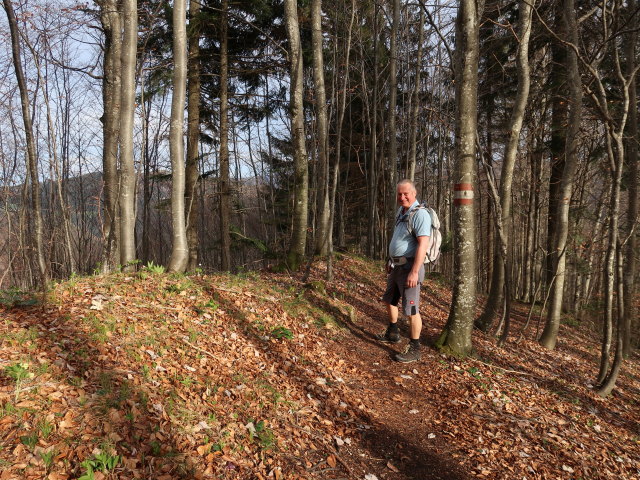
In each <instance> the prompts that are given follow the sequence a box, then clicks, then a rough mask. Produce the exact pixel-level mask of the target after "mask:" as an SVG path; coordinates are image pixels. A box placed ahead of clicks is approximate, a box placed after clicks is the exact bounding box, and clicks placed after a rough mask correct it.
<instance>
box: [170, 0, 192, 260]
mask: <svg viewBox="0 0 640 480" xmlns="http://www.w3.org/2000/svg"><path fill="white" fill-rule="evenodd" d="M186 3H187V2H186V0H174V2H173V22H172V25H173V92H172V96H171V126H170V130H169V154H170V156H171V172H172V175H171V177H172V182H171V222H172V225H173V235H172V239H173V243H172V246H171V258H170V259H169V268H168V270H169V271H170V272H184V271H185V270H186V268H187V261H188V259H189V250H188V246H187V232H186V228H185V203H184V191H185V187H184V184H185V171H184V134H183V129H184V102H185V96H186V87H187V29H186V24H187V5H186Z"/></svg>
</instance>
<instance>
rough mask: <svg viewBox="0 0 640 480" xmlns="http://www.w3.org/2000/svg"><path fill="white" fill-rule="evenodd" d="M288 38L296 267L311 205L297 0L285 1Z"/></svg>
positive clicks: (291, 263)
mask: <svg viewBox="0 0 640 480" xmlns="http://www.w3.org/2000/svg"><path fill="white" fill-rule="evenodd" d="M284 11H285V22H286V28H287V38H288V39H289V48H290V51H289V61H290V63H291V77H290V78H291V89H290V117H291V133H292V137H293V138H292V140H293V148H294V153H293V155H294V181H295V186H294V189H295V190H294V199H293V201H294V206H293V227H292V235H291V244H290V246H289V253H288V255H287V266H288V267H289V268H290V269H292V270H297V269H298V267H299V266H300V263H301V262H302V259H303V258H304V254H305V250H306V243H307V223H308V215H309V213H308V205H309V170H308V159H307V147H306V145H305V140H306V135H305V128H304V110H303V104H302V95H303V89H304V85H303V64H302V50H301V45H300V27H299V25H298V8H297V3H296V1H295V0H285V2H284Z"/></svg>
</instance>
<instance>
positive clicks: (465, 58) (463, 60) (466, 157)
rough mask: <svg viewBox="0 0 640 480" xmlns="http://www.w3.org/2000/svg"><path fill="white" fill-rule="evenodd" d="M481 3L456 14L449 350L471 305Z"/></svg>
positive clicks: (462, 350) (464, 349)
mask: <svg viewBox="0 0 640 480" xmlns="http://www.w3.org/2000/svg"><path fill="white" fill-rule="evenodd" d="M483 6H484V3H483V2H481V1H480V2H479V1H477V0H461V2H460V6H459V9H458V16H457V18H456V55H455V77H456V78H455V80H456V82H455V85H456V106H457V108H456V162H455V172H454V179H455V180H454V181H455V182H456V183H455V185H454V205H455V207H454V218H453V221H454V225H453V232H454V287H453V300H452V305H451V311H450V313H449V319H448V320H447V324H446V325H445V328H444V330H443V332H442V334H441V336H440V339H439V340H438V342H437V343H438V345H441V346H443V347H444V348H445V349H447V350H449V351H450V352H452V353H453V354H455V355H462V356H464V355H468V354H469V353H471V350H472V344H471V332H472V330H473V318H474V316H475V307H476V244H475V231H476V229H475V212H474V202H473V186H474V183H475V181H476V171H475V167H476V131H477V124H478V119H477V113H478V112H477V98H478V55H479V51H478V50H479V49H478V27H479V19H480V15H481V13H482V8H483Z"/></svg>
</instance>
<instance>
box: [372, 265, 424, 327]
mask: <svg viewBox="0 0 640 480" xmlns="http://www.w3.org/2000/svg"><path fill="white" fill-rule="evenodd" d="M412 265H413V261H409V262H407V263H405V264H404V265H396V266H395V267H393V269H392V270H391V272H390V273H389V275H388V276H387V290H386V291H385V292H384V295H383V296H382V301H383V302H385V303H388V304H389V305H393V306H398V302H399V301H400V299H401V298H402V307H403V308H402V310H403V312H404V314H405V315H407V316H410V315H415V314H417V313H418V312H419V307H420V286H421V285H422V282H423V281H424V265H422V266H421V267H420V271H419V272H418V284H417V285H416V286H415V287H412V288H408V287H406V283H407V277H408V276H409V273H411V266H412Z"/></svg>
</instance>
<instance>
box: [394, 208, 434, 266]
mask: <svg viewBox="0 0 640 480" xmlns="http://www.w3.org/2000/svg"><path fill="white" fill-rule="evenodd" d="M418 205H420V203H419V202H418V201H417V200H416V201H415V202H413V205H411V206H410V207H409V209H408V210H407V211H406V212H404V213H402V211H400V214H399V215H398V216H397V217H396V226H395V228H394V229H393V237H391V242H389V256H390V257H407V258H412V257H415V253H416V249H417V248H418V241H417V240H416V237H428V236H430V235H431V215H429V213H428V212H427V211H426V210H425V209H424V208H420V209H419V210H418V211H417V212H415V214H414V215H413V218H412V219H411V223H412V226H413V234H412V233H409V229H408V228H407V220H408V219H409V212H410V211H411V210H412V209H414V208H415V207H417V206H418ZM414 235H415V236H414Z"/></svg>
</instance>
